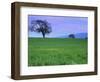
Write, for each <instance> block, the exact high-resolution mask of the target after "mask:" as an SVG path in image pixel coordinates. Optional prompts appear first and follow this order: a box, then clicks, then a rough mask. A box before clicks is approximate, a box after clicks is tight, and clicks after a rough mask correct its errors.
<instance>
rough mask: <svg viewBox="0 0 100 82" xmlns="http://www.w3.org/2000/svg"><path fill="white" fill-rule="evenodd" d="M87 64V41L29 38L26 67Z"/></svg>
mask: <svg viewBox="0 0 100 82" xmlns="http://www.w3.org/2000/svg"><path fill="white" fill-rule="evenodd" d="M86 63H87V40H85V39H67V38H66V39H62V38H45V39H43V38H29V39H28V65H29V66H44V65H65V64H66V65H72V64H86Z"/></svg>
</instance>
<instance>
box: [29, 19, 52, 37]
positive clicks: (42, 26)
mask: <svg viewBox="0 0 100 82" xmlns="http://www.w3.org/2000/svg"><path fill="white" fill-rule="evenodd" d="M30 30H31V31H34V32H38V33H42V35H43V38H45V35H46V34H49V33H51V32H52V28H51V25H50V24H49V23H48V22H47V21H45V20H34V21H32V22H31V27H30Z"/></svg>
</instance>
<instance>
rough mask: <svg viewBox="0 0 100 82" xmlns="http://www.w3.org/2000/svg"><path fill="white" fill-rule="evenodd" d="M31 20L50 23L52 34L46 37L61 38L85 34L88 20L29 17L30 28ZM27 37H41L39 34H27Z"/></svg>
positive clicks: (60, 17)
mask: <svg viewBox="0 0 100 82" xmlns="http://www.w3.org/2000/svg"><path fill="white" fill-rule="evenodd" d="M33 20H46V21H47V22H48V23H50V25H51V28H52V32H51V33H50V34H47V35H46V37H48V38H53V37H61V36H65V35H66V36H68V35H69V34H77V33H87V32H88V18H87V17H70V16H46V15H29V16H28V26H29V27H30V26H31V21H33ZM28 36H29V37H42V34H41V33H37V32H34V31H33V32H31V31H30V30H29V32H28Z"/></svg>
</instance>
